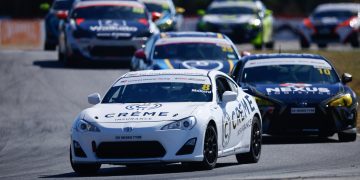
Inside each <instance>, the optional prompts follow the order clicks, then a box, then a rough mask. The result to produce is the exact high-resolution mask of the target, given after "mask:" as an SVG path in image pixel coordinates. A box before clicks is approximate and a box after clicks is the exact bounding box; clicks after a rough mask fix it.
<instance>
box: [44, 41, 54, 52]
mask: <svg viewBox="0 0 360 180" xmlns="http://www.w3.org/2000/svg"><path fill="white" fill-rule="evenodd" d="M55 49H56V44H51V43H47V42H46V41H45V45H44V50H45V51H54V50H55Z"/></svg>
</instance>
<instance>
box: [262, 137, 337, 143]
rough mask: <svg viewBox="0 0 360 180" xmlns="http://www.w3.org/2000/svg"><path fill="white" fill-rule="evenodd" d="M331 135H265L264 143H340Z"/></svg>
mask: <svg viewBox="0 0 360 180" xmlns="http://www.w3.org/2000/svg"><path fill="white" fill-rule="evenodd" d="M338 142H339V141H337V140H335V139H332V138H331V137H329V138H327V137H318V136H263V138H262V144H263V145H276V144H278V145H281V144H317V143H338Z"/></svg>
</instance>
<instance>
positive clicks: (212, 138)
mask: <svg viewBox="0 0 360 180" xmlns="http://www.w3.org/2000/svg"><path fill="white" fill-rule="evenodd" d="M216 141H217V138H216V132H215V131H214V130H213V129H212V128H207V130H206V133H205V144H204V157H205V159H206V160H207V162H208V163H210V164H212V163H214V162H216V159H217V142H216Z"/></svg>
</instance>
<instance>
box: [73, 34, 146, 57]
mask: <svg viewBox="0 0 360 180" xmlns="http://www.w3.org/2000/svg"><path fill="white" fill-rule="evenodd" d="M146 41H147V38H146V37H142V38H131V39H121V40H113V39H98V38H79V39H75V38H73V37H71V39H70V41H68V42H71V43H70V44H69V46H70V48H69V53H70V55H71V56H73V57H75V58H80V59H84V60H88V61H95V62H96V61H129V62H130V60H131V58H132V56H133V55H134V53H135V51H136V50H137V49H140V48H141V47H142V46H143V45H144V44H145V42H146Z"/></svg>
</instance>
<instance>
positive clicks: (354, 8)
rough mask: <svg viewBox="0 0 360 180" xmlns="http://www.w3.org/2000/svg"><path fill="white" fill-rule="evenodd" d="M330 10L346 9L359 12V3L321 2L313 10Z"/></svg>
mask: <svg viewBox="0 0 360 180" xmlns="http://www.w3.org/2000/svg"><path fill="white" fill-rule="evenodd" d="M331 10H347V11H352V12H360V3H327V4H321V5H319V6H318V7H317V8H316V9H315V12H321V11H331Z"/></svg>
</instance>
